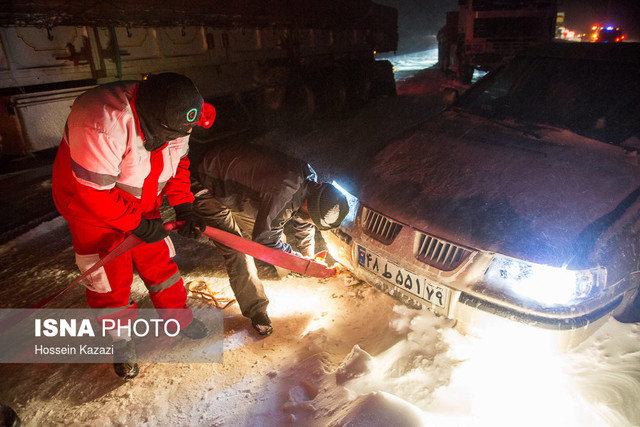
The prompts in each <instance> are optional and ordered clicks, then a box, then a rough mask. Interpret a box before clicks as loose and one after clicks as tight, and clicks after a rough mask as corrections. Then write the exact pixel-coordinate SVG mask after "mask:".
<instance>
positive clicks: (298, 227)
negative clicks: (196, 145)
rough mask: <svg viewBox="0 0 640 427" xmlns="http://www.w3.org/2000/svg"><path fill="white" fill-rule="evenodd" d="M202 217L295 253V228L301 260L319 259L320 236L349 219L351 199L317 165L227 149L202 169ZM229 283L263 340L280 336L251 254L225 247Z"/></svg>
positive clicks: (252, 148) (197, 205)
mask: <svg viewBox="0 0 640 427" xmlns="http://www.w3.org/2000/svg"><path fill="white" fill-rule="evenodd" d="M198 176H199V179H200V184H201V185H202V186H203V188H202V189H201V190H200V191H196V200H195V202H194V210H195V212H196V213H197V214H198V215H200V216H202V217H203V218H204V219H205V221H206V223H207V225H209V226H212V227H215V228H219V229H222V230H225V231H228V232H231V233H234V234H236V235H238V236H241V235H242V232H244V233H245V234H246V235H247V236H251V238H252V240H253V241H255V242H257V243H260V244H262V245H265V246H268V247H270V248H275V249H279V250H282V251H285V252H289V253H291V252H293V250H292V248H291V245H289V244H288V243H286V242H285V241H284V240H283V231H284V226H285V224H286V223H287V222H289V221H291V222H292V224H293V227H294V230H295V240H296V243H297V249H298V251H299V253H297V255H300V256H305V257H312V256H313V254H314V236H315V229H316V228H318V229H320V230H329V229H331V228H335V227H338V226H339V225H340V223H341V222H342V220H343V219H344V218H345V217H346V216H347V213H348V212H349V205H348V204H347V199H346V198H345V196H344V195H343V194H342V193H340V192H339V191H338V190H337V189H336V188H335V187H334V186H333V185H331V184H328V183H320V184H319V183H317V182H316V179H317V177H316V173H315V172H314V171H313V169H312V168H311V166H309V165H308V164H307V163H306V162H303V161H301V160H299V159H295V158H293V157H290V156H287V155H286V154H284V153H281V152H279V151H276V150H273V149H270V148H267V147H262V146H257V145H251V144H244V145H241V144H240V145H239V144H235V145H222V146H219V147H216V148H214V149H213V150H211V151H209V152H208V153H207V154H206V155H205V157H204V160H203V161H202V163H201V164H200V166H199V168H198ZM217 246H218V248H219V249H220V251H221V252H222V255H223V256H224V259H225V266H226V268H227V273H228V274H229V282H230V284H231V288H232V289H233V292H234V294H235V297H236V299H237V301H238V305H239V306H240V310H241V311H242V314H243V315H244V316H245V317H248V318H250V319H251V323H252V325H253V327H254V328H255V329H256V330H257V331H258V333H260V334H261V335H269V334H271V332H272V331H273V328H272V326H271V320H270V319H269V316H268V315H267V305H268V304H269V300H268V298H267V296H266V295H265V292H264V288H263V285H262V282H261V281H260V279H259V278H258V274H257V270H256V267H255V264H254V261H253V258H251V257H250V256H248V255H245V254H242V253H239V252H237V251H235V250H233V249H230V248H228V247H225V246H223V245H217Z"/></svg>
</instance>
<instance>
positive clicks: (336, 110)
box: [326, 77, 348, 116]
mask: <svg viewBox="0 0 640 427" xmlns="http://www.w3.org/2000/svg"><path fill="white" fill-rule="evenodd" d="M327 90H328V92H327V94H326V104H327V105H326V110H327V113H328V114H329V115H330V116H336V115H340V114H342V113H344V112H345V110H346V109H347V99H348V96H347V85H346V84H345V82H344V80H343V79H342V78H341V77H334V78H332V79H331V81H330V82H328V84H327Z"/></svg>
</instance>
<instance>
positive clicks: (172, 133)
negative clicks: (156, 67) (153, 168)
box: [136, 73, 204, 151]
mask: <svg viewBox="0 0 640 427" xmlns="http://www.w3.org/2000/svg"><path fill="white" fill-rule="evenodd" d="M203 102H204V100H203V99H202V95H200V92H199V91H198V89H197V88H196V86H195V85H194V84H193V82H192V81H191V80H190V79H189V78H188V77H185V76H183V75H181V74H176V73H162V74H156V75H151V76H149V77H148V78H147V79H146V80H143V81H142V82H140V87H139V88H138V93H137V95H136V111H137V113H138V117H139V118H140V127H141V128H142V133H143V134H144V137H145V148H146V149H147V150H150V151H152V150H155V149H156V148H159V147H161V146H163V145H164V144H165V143H166V142H167V141H171V140H173V139H176V138H180V137H184V136H187V135H189V130H190V129H191V128H193V127H194V126H196V125H197V124H198V120H199V119H200V114H201V113H202V104H203Z"/></svg>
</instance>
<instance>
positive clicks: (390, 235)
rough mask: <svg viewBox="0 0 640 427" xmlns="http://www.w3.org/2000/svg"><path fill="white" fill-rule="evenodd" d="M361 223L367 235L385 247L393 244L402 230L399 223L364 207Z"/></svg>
mask: <svg viewBox="0 0 640 427" xmlns="http://www.w3.org/2000/svg"><path fill="white" fill-rule="evenodd" d="M361 222H362V228H363V230H364V232H365V234H366V235H368V236H370V237H373V238H374V239H376V240H377V241H379V242H380V243H384V244H385V245H389V244H391V243H392V242H393V240H394V239H395V238H396V236H397V235H398V233H399V232H400V230H402V225H400V224H399V223H397V222H395V221H392V220H390V219H389V218H387V217H385V216H383V215H380V214H379V213H377V212H374V211H372V210H371V209H368V208H366V207H364V206H363V207H362V219H361Z"/></svg>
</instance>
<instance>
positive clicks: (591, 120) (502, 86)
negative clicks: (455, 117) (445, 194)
mask: <svg viewBox="0 0 640 427" xmlns="http://www.w3.org/2000/svg"><path fill="white" fill-rule="evenodd" d="M456 107H457V108H460V109H462V110H465V111H468V112H471V113H473V114H476V115H480V116H483V117H487V118H491V119H495V120H515V121H519V122H525V123H529V124H531V123H533V124H544V125H550V126H555V127H559V128H563V129H568V130H571V131H572V132H575V133H577V134H579V135H583V136H587V137H590V138H594V139H598V140H600V141H603V142H608V143H612V144H621V143H622V142H623V141H625V140H627V139H628V138H630V137H632V136H635V137H639V136H640V67H638V66H637V65H635V64H618V63H616V64H614V63H609V62H603V61H592V60H576V59H560V58H547V57H523V58H519V59H516V60H514V61H511V62H510V63H509V64H508V65H506V66H504V67H503V68H501V69H500V70H497V71H496V72H495V73H492V74H488V75H487V76H486V77H485V78H484V79H482V80H480V81H479V82H478V84H476V85H475V86H472V88H471V89H470V90H469V91H467V93H465V95H464V96H463V97H462V98H461V99H460V100H459V102H458V103H457V104H456Z"/></svg>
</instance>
